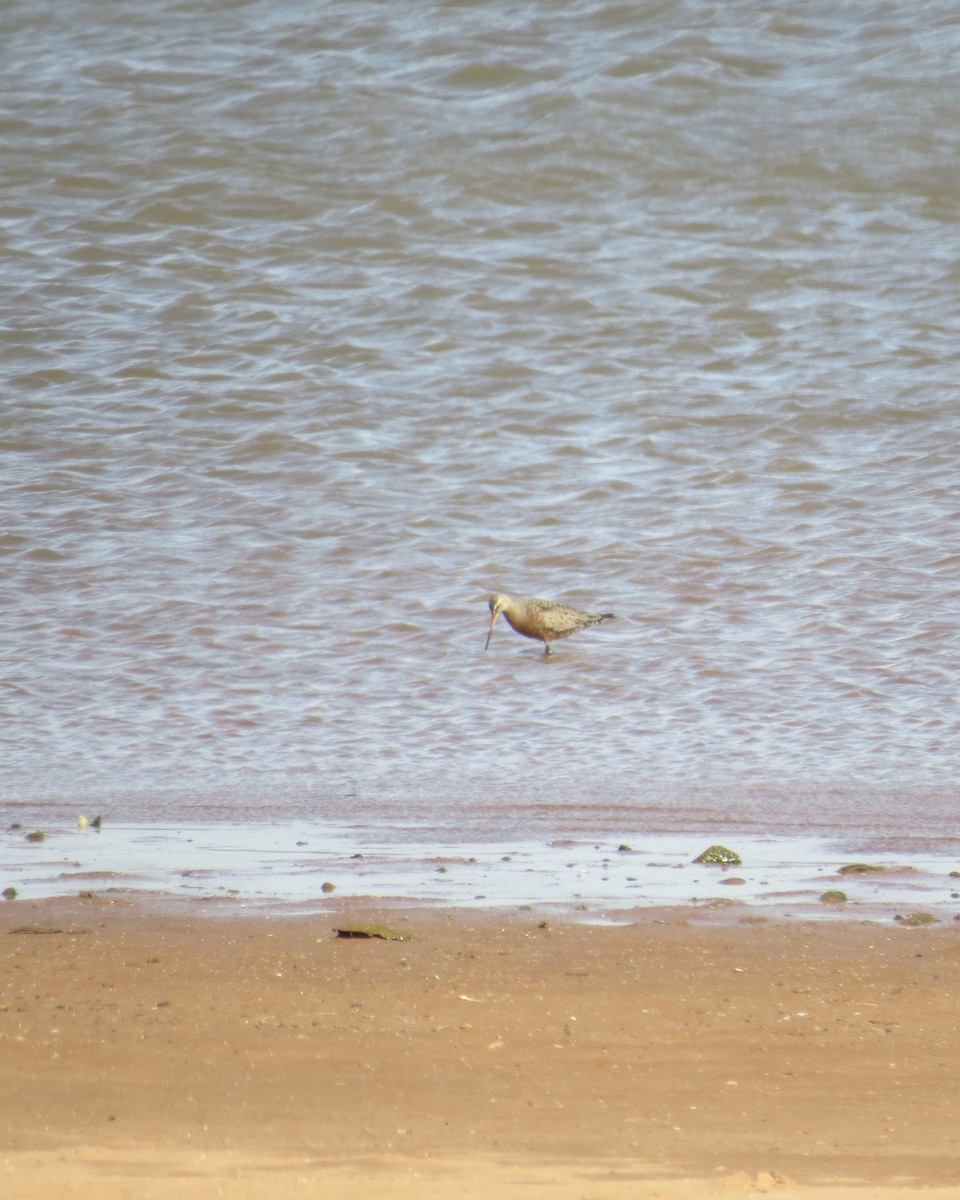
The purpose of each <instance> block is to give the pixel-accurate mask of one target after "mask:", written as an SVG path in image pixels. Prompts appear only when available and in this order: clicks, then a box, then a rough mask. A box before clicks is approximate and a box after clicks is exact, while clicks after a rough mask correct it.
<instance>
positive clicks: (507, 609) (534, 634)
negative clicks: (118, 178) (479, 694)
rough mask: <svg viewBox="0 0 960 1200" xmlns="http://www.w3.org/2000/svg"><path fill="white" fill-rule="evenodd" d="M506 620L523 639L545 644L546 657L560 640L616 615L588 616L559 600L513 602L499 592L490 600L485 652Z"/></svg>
mask: <svg viewBox="0 0 960 1200" xmlns="http://www.w3.org/2000/svg"><path fill="white" fill-rule="evenodd" d="M501 613H503V615H504V616H505V617H506V619H507V621H508V622H509V624H510V627H511V628H512V629H515V630H516V631H517V633H520V634H522V635H523V636H524V637H528V638H533V639H534V640H539V641H541V642H543V652H544V654H549V653H550V643H551V642H553V641H556V639H557V638H562V637H569V636H570V634H571V633H577V632H579V631H580V630H581V629H586V627H587V626H588V625H599V624H600V622H601V621H609V620H611V618H612V617H613V616H614V615H615V614H614V613H589V612H581V611H580V610H579V609H576V608H571V607H570V606H569V605H568V604H558V603H557V601H556V600H537V599H536V598H534V597H531V598H530V599H528V600H511V599H510V597H509V596H503V595H501V594H500V593H499V592H498V593H497V594H496V595H495V596H491V597H490V614H491V616H490V630H489V632H488V633H487V641H486V645H485V646H484V647H483V648H484V650H486V648H487V646H489V645H490V639H491V637H492V636H493V627H494V625H496V623H497V617H499V616H500V614H501Z"/></svg>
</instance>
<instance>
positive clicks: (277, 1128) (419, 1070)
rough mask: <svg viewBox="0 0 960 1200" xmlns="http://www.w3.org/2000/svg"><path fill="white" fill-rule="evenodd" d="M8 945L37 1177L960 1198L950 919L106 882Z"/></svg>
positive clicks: (8, 1106)
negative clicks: (547, 909)
mask: <svg viewBox="0 0 960 1200" xmlns="http://www.w3.org/2000/svg"><path fill="white" fill-rule="evenodd" d="M354 920H363V921H370V920H379V921H383V922H386V923H388V924H389V925H390V926H391V927H393V928H394V929H396V930H398V931H400V932H403V933H404V934H406V935H407V939H406V940H404V941H390V940H381V939H352V938H351V939H344V938H339V937H337V936H336V935H335V933H334V929H335V928H336V927H338V926H343V925H347V924H350V923H351V922H352V921H354ZM0 957H2V970H0V979H2V992H0V1049H2V1055H3V1063H4V1087H3V1089H2V1092H0V1110H2V1129H3V1136H2V1152H0V1188H2V1190H3V1194H4V1195H8V1196H11V1197H13V1196H16V1197H18V1200H33V1198H34V1197H36V1198H37V1200H39V1198H40V1197H41V1196H42V1197H44V1198H45V1200H58V1198H60V1197H68V1196H69V1197H74V1196H89V1195H93V1194H95V1195H97V1196H98V1198H99V1200H119V1198H120V1197H138V1198H147V1200H149V1198H151V1197H174V1196H175V1197H185V1198H188V1200H194V1198H197V1200H199V1198H200V1197H203V1198H207V1197H212V1196H220V1195H224V1196H225V1195H229V1196H231V1197H233V1198H234V1200H260V1198H263V1200H268V1198H273V1197H284V1200H286V1198H287V1197H289V1196H290V1195H304V1196H307V1195H321V1194H323V1195H326V1194H328V1192H331V1191H332V1194H336V1195H337V1196H338V1198H339V1200H353V1198H354V1197H355V1198H357V1200H359V1198H360V1197H364V1198H369V1197H371V1196H374V1197H382V1198H384V1200H413V1198H414V1197H418V1198H423V1197H436V1198H438V1200H440V1198H443V1200H446V1198H448V1197H451V1198H452V1197H457V1198H458V1200H474V1198H476V1200H480V1197H485V1198H489V1197H494V1198H496V1197H507V1196H517V1195H523V1196H527V1197H532V1198H537V1197H544V1198H546V1197H548V1196H549V1197H551V1198H560V1200H582V1198H589V1200H604V1198H606V1197H610V1198H613V1197H630V1198H637V1200H647V1198H652V1197H662V1198H663V1200H680V1198H681V1197H690V1198H701V1197H702V1198H705V1197H710V1196H754V1195H768V1194H769V1195H778V1196H781V1197H784V1198H788V1197H792V1196H803V1195H812V1194H813V1193H814V1192H815V1193H816V1195H817V1196H818V1197H830V1198H831V1200H839V1198H841V1197H853V1196H856V1197H858V1198H862V1197H863V1195H864V1194H865V1190H864V1189H865V1187H866V1188H867V1189H868V1191H869V1195H870V1196H871V1197H875V1196H883V1195H887V1194H889V1195H890V1196H894V1195H897V1196H903V1195H906V1194H911V1193H913V1192H917V1193H919V1192H920V1191H921V1190H922V1191H923V1194H924V1195H925V1196H928V1197H929V1196H938V1195H942V1196H960V1130H958V1125H957V1101H958V1098H960V1095H958V1093H960V1089H958V1085H957V1064H958V1044H960V1043H958V1036H957V1033H958V1031H957V1012H958V1009H957V996H958V995H960V925H958V924H957V923H955V922H950V923H948V922H943V923H941V924H939V925H936V926H930V927H926V928H903V927H901V926H899V925H896V924H894V923H890V924H878V923H866V922H864V923H852V922H851V923H813V922H804V923H787V922H773V921H765V920H762V919H757V918H755V917H753V918H747V919H743V918H742V917H741V918H739V919H737V918H735V917H730V916H726V917H722V916H717V917H715V918H707V919H703V918H702V915H701V916H698V919H697V921H696V923H693V922H692V921H691V920H690V919H689V914H685V913H684V912H682V911H666V910H660V911H657V910H654V911H651V912H649V913H647V914H644V915H643V916H642V918H640V919H639V920H638V921H637V922H636V923H633V924H627V925H618V926H611V925H586V924H578V923H575V922H573V921H564V920H560V919H551V920H549V921H547V922H542V921H541V920H540V918H539V916H534V915H533V914H530V913H524V912H511V913H489V912H488V913H482V914H477V913H475V912H464V911H457V910H450V911H437V910H435V909H433V910H428V909H422V908H421V909H417V908H404V907H399V906H398V907H390V906H386V905H383V906H380V907H379V908H378V909H377V910H376V911H374V910H369V911H368V910H358V909H353V908H350V907H349V906H347V905H345V904H343V903H342V902H341V903H340V904H339V905H338V904H337V903H333V902H332V903H331V905H330V908H329V911H328V912H324V913H322V914H320V915H316V914H314V915H310V916H291V915H275V916H265V915H263V914H260V915H258V916H249V915H244V914H242V913H237V912H236V911H235V910H231V908H230V907H229V905H221V904H217V905H213V904H210V905H204V904H203V903H198V904H194V905H193V906H192V907H191V906H190V905H186V904H181V905H178V906H164V904H163V903H160V902H157V901H156V899H155V898H150V897H135V896H131V895H123V894H116V893H109V892H106V893H99V894H98V893H93V894H90V895H88V896H86V897H77V898H72V899H57V900H50V901H43V902H37V903H25V902H22V901H13V902H11V903H7V904H5V905H4V906H3V908H2V909H0Z"/></svg>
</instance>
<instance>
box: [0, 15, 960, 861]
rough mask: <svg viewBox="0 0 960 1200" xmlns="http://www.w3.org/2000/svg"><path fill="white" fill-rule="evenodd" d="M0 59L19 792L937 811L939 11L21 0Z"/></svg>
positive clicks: (70, 808) (953, 655) (606, 823)
mask: <svg viewBox="0 0 960 1200" xmlns="http://www.w3.org/2000/svg"><path fill="white" fill-rule="evenodd" d="M0 96H2V108H0V113H2V116H0V141H2V147H3V157H2V168H0V180H2V191H0V238H2V247H3V264H4V267H3V272H2V275H0V291H2V295H3V301H4V303H3V314H4V315H3V321H2V326H0V380H2V396H0V467H2V474H0V506H2V521H0V556H2V572H0V639H2V641H0V684H2V690H0V718H2V720H0V788H2V798H0V799H2V802H4V803H5V804H6V806H7V808H8V809H9V811H10V813H11V814H12V815H13V816H16V815H17V814H18V813H21V812H23V811H37V812H40V813H57V814H61V815H62V814H68V813H69V814H74V813H75V812H76V809H77V807H78V804H79V798H80V797H89V796H91V795H93V796H95V797H96V798H97V801H98V806H102V807H103V808H104V810H105V811H107V812H109V813H111V814H112V815H114V816H116V817H117V818H122V819H124V820H150V819H165V820H166V819H182V820H186V819H190V820H198V819H199V820H212V821H220V822H224V823H227V822H229V823H234V824H236V823H243V822H245V821H247V820H250V819H252V818H254V817H256V818H261V817H270V816H271V815H276V816H277V817H278V818H279V817H292V816H295V815H297V814H309V815H310V816H321V817H323V816H326V817H328V818H330V819H335V820H337V821H341V820H346V821H354V822H362V823H365V824H366V825H367V826H369V827H377V826H378V824H382V825H383V826H384V828H386V827H388V826H390V823H391V822H393V823H394V825H396V823H397V822H401V823H402V821H404V820H406V819H408V818H411V819H415V820H416V821H417V822H419V824H418V828H420V829H423V830H426V831H429V832H426V833H424V834H423V836H424V837H427V836H431V837H432V836H437V834H438V832H442V833H443V834H444V836H447V837H449V836H452V835H454V834H457V835H459V834H462V836H464V837H469V838H478V837H480V838H483V837H494V838H496V837H499V836H501V835H503V836H507V835H509V836H511V837H520V836H540V835H541V834H542V835H544V836H546V837H549V836H552V835H554V834H556V833H558V832H562V831H564V830H575V831H579V832H581V833H583V832H586V831H589V830H593V829H597V830H608V831H611V832H613V831H615V830H617V829H622V828H627V829H629V830H637V829H648V830H650V831H651V832H653V831H660V832H663V833H670V832H675V831H678V830H698V831H699V830H709V829H714V828H716V827H718V826H719V827H721V828H727V827H737V828H741V829H754V830H760V831H773V832H783V833H785V834H787V833H790V832H791V831H792V832H794V833H798V834H799V833H801V832H802V833H804V834H807V833H810V832H812V831H819V832H821V833H823V834H825V835H829V834H832V833H837V832H839V833H842V834H843V835H844V836H845V837H850V836H859V835H861V834H862V835H863V836H864V838H873V839H875V840H877V839H879V840H880V841H883V839H886V842H885V843H884V844H891V843H895V842H896V841H897V839H907V840H909V839H911V838H913V839H920V841H921V842H923V844H924V845H925V846H928V847H942V848H945V849H946V850H947V851H948V852H949V853H953V852H954V851H955V849H956V846H957V840H956V837H955V836H954V835H955V833H956V827H955V824H953V822H954V821H955V816H956V804H955V794H956V790H955V788H956V783H955V780H956V768H957V761H958V749H960V721H958V704H957V686H956V681H957V678H958V675H960V639H958V633H957V600H958V594H960V586H958V580H960V522H958V516H960V499H958V486H957V484H958V434H960V404H958V402H957V399H956V395H955V392H956V378H957V367H958V358H960V350H958V312H960V146H958V142H960V126H958V124H957V121H956V114H957V112H958V111H960V16H958V14H957V10H956V6H955V5H953V4H948V3H945V2H942V3H941V2H931V0H919V2H918V0H910V2H909V3H908V2H907V0H890V2H884V3H879V2H878V3H864V2H862V0H856V2H854V0H846V2H844V0H840V2H839V3H837V2H836V0H831V2H830V3H828V2H827V0H797V2H786V3H782V4H777V5H775V6H758V5H756V4H755V3H752V2H749V3H748V2H747V0H730V2H729V3H725V4H723V5H708V4H703V3H699V2H694V0H688V2H683V0H674V2H670V0H662V2H650V3H638V4H617V3H604V2H602V0H579V2H576V0H575V2H572V3H569V4H563V5H557V4H555V3H553V2H551V3H546V2H542V3H536V2H529V3H524V4H519V3H511V2H508V0H490V2H489V3H458V2H453V0H450V2H447V3H418V2H414V3H412V4H408V5H391V4H385V3H382V2H380V0H342V2H329V3H324V4H320V5H318V4H315V3H307V2H306V0H291V2H283V3H277V2H275V0H273V2H271V3H269V4H267V3H261V2H258V0H257V2H255V0H250V2H232V3H227V2H225V0H206V2H202V0H201V2H200V3H191V4H189V5H187V4H181V3H175V2H172V0H151V3H149V4H148V3H146V2H145V0H116V2H115V3H111V4H109V5H104V4H101V3H94V2H93V0H77V2H76V3H71V4H70V5H54V4H39V5H38V4H36V3H29V4H28V3H26V2H21V0H13V2H12V3H8V4H6V5H4V6H3V8H2V9H0ZM495 590H497V591H506V592H508V593H511V594H514V595H518V596H523V595H546V596H550V597H556V598H562V599H564V600H568V601H571V602H573V603H575V604H580V605H583V606H586V607H600V608H602V609H604V610H606V609H608V608H609V609H613V610H615V611H616V612H617V614H618V617H619V619H618V621H617V622H615V623H610V624H609V625H605V626H604V627H603V628H602V629H597V630H590V631H587V632H584V633H583V634H581V635H579V636H578V637H577V638H575V639H573V640H571V641H567V642H563V643H560V644H559V646H558V647H557V652H556V653H555V655H554V656H553V657H552V658H551V659H547V660H545V659H543V658H542V656H540V654H539V651H538V647H537V645H536V644H535V643H533V642H527V641H523V640H521V639H519V638H517V637H516V636H515V635H514V634H513V633H512V632H511V631H510V630H509V629H507V628H506V627H502V628H501V627H498V628H497V630H496V631H495V633H494V637H493V640H492V642H491V646H490V650H489V652H488V653H487V654H485V655H484V654H483V653H482V647H483V641H484V637H485V634H486V627H487V623H488V614H487V611H486V598H487V596H488V594H489V593H490V592H492V591H495ZM83 807H86V808H91V807H92V804H91V803H90V802H88V801H86V800H85V801H84V805H83ZM877 844H879V842H878V843H877ZM917 844H919V842H918V843H917Z"/></svg>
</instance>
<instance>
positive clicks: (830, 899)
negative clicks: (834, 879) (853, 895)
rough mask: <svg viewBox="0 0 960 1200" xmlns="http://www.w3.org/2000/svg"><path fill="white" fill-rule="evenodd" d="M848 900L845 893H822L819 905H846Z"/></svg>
mask: <svg viewBox="0 0 960 1200" xmlns="http://www.w3.org/2000/svg"><path fill="white" fill-rule="evenodd" d="M849 899H850V897H849V896H848V895H847V893H846V892H839V891H832V892H824V893H823V895H822V896H821V897H820V903H821V904H846V902H847V901H848V900H849Z"/></svg>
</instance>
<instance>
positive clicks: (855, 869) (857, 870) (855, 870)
mask: <svg viewBox="0 0 960 1200" xmlns="http://www.w3.org/2000/svg"><path fill="white" fill-rule="evenodd" d="M882 870H883V867H875V866H874V865H873V864H872V863H848V864H847V865H846V866H845V867H841V868H840V870H839V871H838V872H837V874H838V875H867V874H869V873H870V872H871V871H882Z"/></svg>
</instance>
